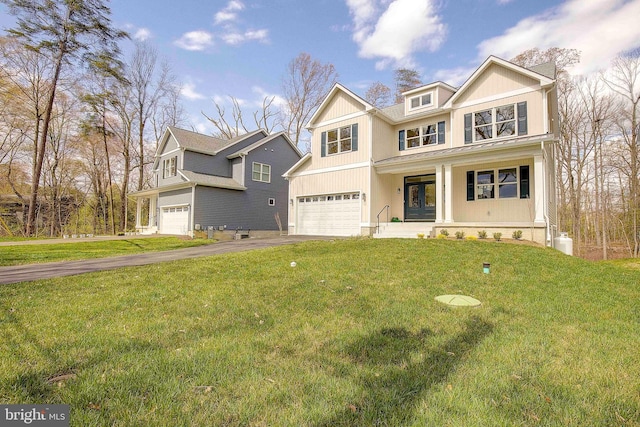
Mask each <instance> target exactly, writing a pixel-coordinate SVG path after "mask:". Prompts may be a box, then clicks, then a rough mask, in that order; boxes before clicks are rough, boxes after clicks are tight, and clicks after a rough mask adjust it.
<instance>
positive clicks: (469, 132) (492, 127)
mask: <svg viewBox="0 0 640 427" xmlns="http://www.w3.org/2000/svg"><path fill="white" fill-rule="evenodd" d="M503 108H513V117H512V118H510V119H508V120H501V121H497V119H498V114H497V112H498V110H500V109H503ZM487 112H488V116H489V117H490V119H491V121H490V122H487V123H479V124H478V123H477V122H476V116H477V115H479V114H482V113H487ZM511 122H512V123H513V133H512V134H509V135H500V136H499V135H498V129H499V126H500V125H504V124H505V123H511ZM479 128H489V133H490V135H491V136H490V137H488V138H483V139H478V138H477V135H478V129H479ZM527 133H528V124H527V102H526V101H522V102H513V103H508V104H502V105H496V106H493V107H489V108H483V109H478V110H474V111H471V112H469V113H466V114H465V115H464V143H465V144H473V143H476V142H487V141H495V140H499V139H506V138H516V137H518V136H522V135H527Z"/></svg>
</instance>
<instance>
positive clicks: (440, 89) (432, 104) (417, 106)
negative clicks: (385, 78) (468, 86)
mask: <svg viewBox="0 0 640 427" xmlns="http://www.w3.org/2000/svg"><path fill="white" fill-rule="evenodd" d="M455 91H456V88H454V87H452V86H449V85H448V84H446V83H443V82H435V83H431V84H428V85H426V86H420V87H418V88H415V89H411V90H408V91H406V92H404V93H403V94H402V95H403V96H404V115H405V116H411V115H413V114H418V113H425V112H428V111H429V110H435V109H437V108H440V107H441V106H442V105H443V104H444V103H445V102H446V101H447V100H448V99H449V98H450V97H451V95H453V94H454V93H455Z"/></svg>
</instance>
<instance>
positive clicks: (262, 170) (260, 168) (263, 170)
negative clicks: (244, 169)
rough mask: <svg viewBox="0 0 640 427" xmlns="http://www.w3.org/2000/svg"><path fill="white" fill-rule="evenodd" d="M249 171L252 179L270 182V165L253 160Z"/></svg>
mask: <svg viewBox="0 0 640 427" xmlns="http://www.w3.org/2000/svg"><path fill="white" fill-rule="evenodd" d="M251 171H252V174H251V175H252V176H251V178H252V179H253V180H254V181H259V182H271V166H269V165H265V164H263V163H256V162H253V166H252V169H251Z"/></svg>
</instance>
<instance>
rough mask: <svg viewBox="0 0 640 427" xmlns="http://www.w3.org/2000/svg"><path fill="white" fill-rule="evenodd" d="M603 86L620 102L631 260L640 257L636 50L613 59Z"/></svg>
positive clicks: (639, 71) (639, 59) (639, 60)
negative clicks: (613, 93)
mask: <svg viewBox="0 0 640 427" xmlns="http://www.w3.org/2000/svg"><path fill="white" fill-rule="evenodd" d="M603 81H604V83H605V84H606V85H607V86H608V87H609V89H611V90H612V91H613V92H615V93H616V94H617V95H618V96H619V97H620V98H621V99H622V100H623V102H624V104H623V107H622V109H621V110H620V114H619V115H618V121H617V128H618V132H619V134H620V136H621V138H622V141H623V144H624V147H625V155H624V156H623V159H622V160H623V162H624V164H625V166H626V168H625V169H626V170H625V171H623V173H624V174H625V175H626V176H627V179H628V184H629V199H628V203H629V213H630V234H631V238H630V240H631V241H632V242H633V248H632V256H633V257H638V256H639V255H640V224H639V220H640V219H639V218H638V209H639V208H640V206H639V203H640V195H639V194H638V193H639V191H640V182H639V180H640V169H639V168H640V158H639V157H638V156H639V154H640V150H639V148H638V133H639V132H640V128H639V127H640V121H639V120H640V117H639V114H640V50H635V51H633V52H630V53H629V54H626V55H622V56H619V57H617V58H616V59H615V60H614V61H613V64H612V68H611V72H610V73H609V74H608V75H606V76H605V77H604V78H603Z"/></svg>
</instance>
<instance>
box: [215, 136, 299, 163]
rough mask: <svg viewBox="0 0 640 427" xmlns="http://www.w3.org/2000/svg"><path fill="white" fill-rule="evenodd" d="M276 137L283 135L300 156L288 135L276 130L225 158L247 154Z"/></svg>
mask: <svg viewBox="0 0 640 427" xmlns="http://www.w3.org/2000/svg"><path fill="white" fill-rule="evenodd" d="M278 137H283V138H284V140H285V141H287V142H288V143H289V145H291V148H293V149H294V151H295V152H296V154H297V155H298V157H302V153H301V152H300V150H299V149H298V147H296V145H295V144H294V143H293V142H292V141H291V139H290V138H289V136H288V135H287V134H286V133H285V132H278V133H276V134H273V135H269V136H268V137H266V138H262V139H260V140H258V141H256V142H254V143H253V144H251V145H248V146H246V147H244V148H242V149H241V150H238V151H236V152H235V153H231V154H229V155H228V156H227V159H233V158H236V157H240V156H246V155H247V154H249V152H250V151H252V150H255V149H256V148H258V147H260V146H261V145H263V144H266V143H267V142H269V141H273V140H274V139H276V138H278Z"/></svg>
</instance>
